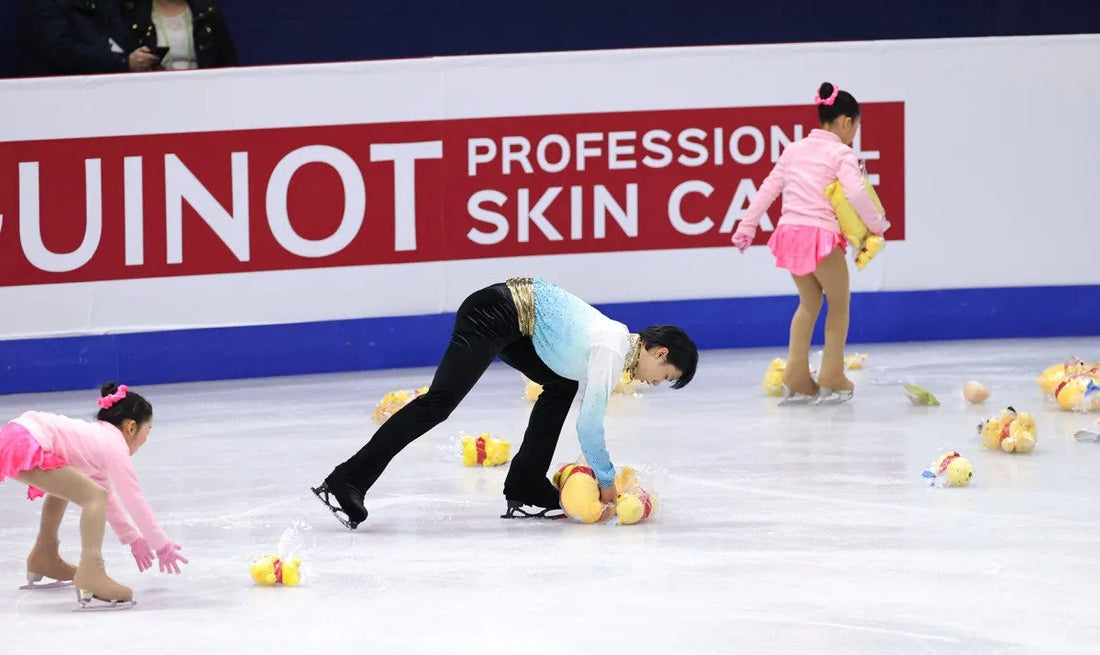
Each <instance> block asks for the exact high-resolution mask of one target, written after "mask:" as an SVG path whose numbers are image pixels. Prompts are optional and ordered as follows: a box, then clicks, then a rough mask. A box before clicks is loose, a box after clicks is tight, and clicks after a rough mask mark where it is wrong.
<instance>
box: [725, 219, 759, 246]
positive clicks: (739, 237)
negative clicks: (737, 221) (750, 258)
mask: <svg viewBox="0 0 1100 655" xmlns="http://www.w3.org/2000/svg"><path fill="white" fill-rule="evenodd" d="M754 236H756V228H755V227H750V228H746V227H745V226H744V225H743V224H742V225H741V226H739V227H738V228H737V231H736V232H734V233H733V238H732V239H730V241H732V242H733V247H734V248H737V249H738V250H739V251H741V252H745V249H746V248H748V247H749V246H750V245H752V238H753V237H754Z"/></svg>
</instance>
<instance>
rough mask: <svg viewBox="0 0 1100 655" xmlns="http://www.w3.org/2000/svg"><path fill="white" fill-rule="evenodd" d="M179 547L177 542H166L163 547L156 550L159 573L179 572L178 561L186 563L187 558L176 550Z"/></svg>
mask: <svg viewBox="0 0 1100 655" xmlns="http://www.w3.org/2000/svg"><path fill="white" fill-rule="evenodd" d="M179 549H180V545H179V544H174V543H172V542H168V543H167V544H165V545H164V547H163V548H161V549H160V550H158V551H157V559H159V560H160V571H161V573H179V572H180V565H179V562H183V563H184V564H187V559H186V558H185V557H184V556H183V555H180V554H179V553H177V552H176V551H177V550H179Z"/></svg>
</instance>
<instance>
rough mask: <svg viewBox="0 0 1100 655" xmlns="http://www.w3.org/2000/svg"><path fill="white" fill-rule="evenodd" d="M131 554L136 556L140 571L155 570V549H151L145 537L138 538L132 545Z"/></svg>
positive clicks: (135, 559)
mask: <svg viewBox="0 0 1100 655" xmlns="http://www.w3.org/2000/svg"><path fill="white" fill-rule="evenodd" d="M130 552H131V553H133V554H134V561H135V562H137V567H138V571H145V570H147V569H151V568H153V549H152V548H150V547H149V542H147V541H145V537H138V540H137V541H135V542H134V543H132V544H130Z"/></svg>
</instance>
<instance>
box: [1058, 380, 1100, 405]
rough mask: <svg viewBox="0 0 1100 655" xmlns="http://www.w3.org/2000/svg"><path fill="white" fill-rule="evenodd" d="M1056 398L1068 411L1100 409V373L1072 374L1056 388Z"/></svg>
mask: <svg viewBox="0 0 1100 655" xmlns="http://www.w3.org/2000/svg"><path fill="white" fill-rule="evenodd" d="M1054 400H1055V401H1056V402H1057V403H1058V406H1059V407H1061V408H1062V409H1063V410H1065V411H1067V412H1095V411H1096V410H1100V373H1094V372H1086V373H1078V374H1077V375H1071V376H1069V377H1067V378H1066V379H1064V380H1062V381H1061V382H1060V383H1059V384H1058V386H1057V387H1055V388H1054Z"/></svg>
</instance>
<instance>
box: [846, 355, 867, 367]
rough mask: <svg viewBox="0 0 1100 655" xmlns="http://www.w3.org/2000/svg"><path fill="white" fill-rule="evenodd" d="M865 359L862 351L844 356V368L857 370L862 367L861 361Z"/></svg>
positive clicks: (865, 356)
mask: <svg viewBox="0 0 1100 655" xmlns="http://www.w3.org/2000/svg"><path fill="white" fill-rule="evenodd" d="M865 361H867V355H866V354H864V353H852V354H851V355H847V356H845V357H844V368H846V369H848V370H849V371H858V370H860V369H862V368H863V362H865Z"/></svg>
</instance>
